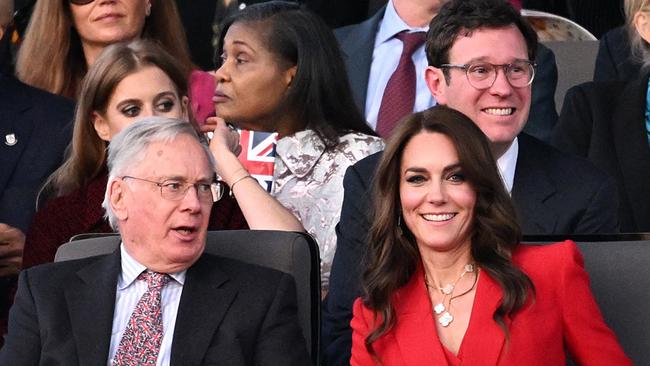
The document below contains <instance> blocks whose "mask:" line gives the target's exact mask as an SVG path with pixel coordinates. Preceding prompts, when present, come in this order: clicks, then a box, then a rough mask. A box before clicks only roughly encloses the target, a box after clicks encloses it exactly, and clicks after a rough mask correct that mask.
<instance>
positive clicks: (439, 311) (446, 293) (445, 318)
mask: <svg viewBox="0 0 650 366" xmlns="http://www.w3.org/2000/svg"><path fill="white" fill-rule="evenodd" d="M474 267H475V265H474V264H473V263H468V264H466V265H465V267H463V272H462V273H461V274H460V276H459V277H458V279H456V281H454V282H453V283H448V284H447V285H445V286H443V287H440V286H433V285H431V284H430V283H429V280H428V278H427V274H426V273H425V274H424V284H425V286H426V287H427V292H428V289H432V290H434V291H436V290H437V291H440V293H441V294H442V300H441V301H440V302H439V303H438V304H436V305H435V306H434V307H433V312H434V313H435V315H434V317H435V316H439V317H438V319H437V320H438V323H440V325H442V326H443V327H447V326H449V324H451V322H452V321H454V316H453V315H451V312H450V311H451V302H452V300H454V299H456V298H459V297H461V296H463V295H466V294H468V293H469V292H470V291H472V290H473V289H474V287H475V286H476V282H477V281H478V271H479V268H476V276H475V277H474V283H473V284H472V287H470V288H469V289H468V290H467V291H465V292H463V293H462V294H460V295H456V296H454V290H455V289H456V285H457V284H458V282H459V281H460V280H461V279H462V278H463V277H464V276H465V274H467V273H471V272H474ZM447 297H449V302H448V304H447V307H445V300H446V299H447Z"/></svg>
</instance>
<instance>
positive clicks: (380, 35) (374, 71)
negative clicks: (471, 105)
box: [366, 1, 436, 129]
mask: <svg viewBox="0 0 650 366" xmlns="http://www.w3.org/2000/svg"><path fill="white" fill-rule="evenodd" d="M405 30H408V31H411V32H416V31H418V32H420V31H421V32H426V31H427V30H429V26H426V27H424V28H411V27H409V26H408V25H407V24H406V23H405V22H404V21H403V20H402V19H401V18H400V17H399V15H397V12H396V11H395V7H394V6H393V2H392V1H389V2H388V4H386V11H385V13H384V18H383V19H382V20H381V23H380V24H379V29H378V30H377V37H376V38H375V46H374V50H373V52H372V64H371V65H370V76H369V79H368V91H367V94H366V120H367V121H368V123H369V124H370V126H371V127H372V128H373V129H375V128H376V127H377V115H378V114H379V107H380V106H381V99H382V97H383V96H384V89H386V84H388V79H390V77H391V75H393V73H394V72H395V69H397V65H398V64H399V59H400V56H401V55H402V48H403V47H402V41H400V40H399V39H397V38H394V36H395V35H396V34H397V33H400V32H402V31H405ZM413 64H415V80H416V87H415V89H416V90H415V105H414V108H413V111H414V112H419V111H422V110H425V109H427V108H429V107H433V106H434V105H436V100H435V99H434V98H433V96H432V95H431V93H430V92H429V89H428V88H427V84H426V82H425V81H424V70H425V69H426V68H427V66H428V63H427V56H426V54H425V53H424V45H422V46H421V47H419V48H418V49H417V50H416V51H415V52H414V53H413Z"/></svg>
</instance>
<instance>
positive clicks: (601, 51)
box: [594, 26, 641, 81]
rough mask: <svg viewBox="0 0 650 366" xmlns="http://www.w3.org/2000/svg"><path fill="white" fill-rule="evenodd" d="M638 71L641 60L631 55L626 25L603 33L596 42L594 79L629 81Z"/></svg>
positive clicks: (636, 75) (637, 75)
mask: <svg viewBox="0 0 650 366" xmlns="http://www.w3.org/2000/svg"><path fill="white" fill-rule="evenodd" d="M640 73H641V62H639V61H637V60H635V59H634V58H633V57H632V51H631V50H630V40H629V37H628V35H627V29H626V27H624V26H623V27H618V28H614V29H612V30H611V31H609V32H607V33H605V34H604V35H603V37H602V38H601V39H600V42H599V43H598V55H597V56H596V67H595V68H594V81H610V80H621V81H629V80H633V79H636V78H638V77H639V74H640Z"/></svg>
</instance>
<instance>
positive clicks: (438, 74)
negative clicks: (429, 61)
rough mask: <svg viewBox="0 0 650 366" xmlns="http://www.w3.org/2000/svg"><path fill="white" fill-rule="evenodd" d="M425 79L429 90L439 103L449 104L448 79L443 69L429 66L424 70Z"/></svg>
mask: <svg viewBox="0 0 650 366" xmlns="http://www.w3.org/2000/svg"><path fill="white" fill-rule="evenodd" d="M424 80H425V82H426V83H427V87H428V88H429V92H430V93H431V95H433V97H434V98H435V99H436V102H437V103H438V104H447V95H446V91H447V81H446V80H445V75H444V73H443V71H442V69H439V68H437V67H433V66H428V67H427V68H426V70H424Z"/></svg>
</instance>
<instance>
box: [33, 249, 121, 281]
mask: <svg viewBox="0 0 650 366" xmlns="http://www.w3.org/2000/svg"><path fill="white" fill-rule="evenodd" d="M109 255H110V254H109ZM106 256H107V255H99V256H92V257H86V258H81V259H74V260H67V261H62V262H51V263H44V264H40V265H37V266H34V267H30V268H27V269H25V270H23V273H22V274H21V275H22V276H25V277H26V278H27V281H28V282H29V283H30V284H31V285H32V286H35V287H40V288H46V289H48V290H52V289H54V288H60V287H65V286H66V285H67V284H68V283H70V280H71V279H72V278H74V277H76V276H77V273H78V272H79V271H81V270H82V269H84V268H86V267H88V266H90V265H92V264H94V263H96V262H97V261H98V260H101V259H104V258H105V257H106Z"/></svg>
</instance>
